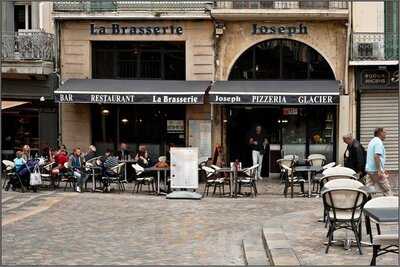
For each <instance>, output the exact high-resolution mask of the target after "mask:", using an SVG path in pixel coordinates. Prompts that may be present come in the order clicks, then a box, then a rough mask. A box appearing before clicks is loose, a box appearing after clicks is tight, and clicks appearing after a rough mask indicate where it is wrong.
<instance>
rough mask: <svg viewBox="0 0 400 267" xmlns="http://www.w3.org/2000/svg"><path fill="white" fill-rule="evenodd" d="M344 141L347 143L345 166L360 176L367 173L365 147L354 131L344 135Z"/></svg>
mask: <svg viewBox="0 0 400 267" xmlns="http://www.w3.org/2000/svg"><path fill="white" fill-rule="evenodd" d="M343 142H344V143H346V144H347V148H346V151H345V152H344V166H345V167H347V168H350V169H353V170H354V171H355V172H356V173H357V175H358V177H359V178H362V177H364V175H365V157H366V153H365V149H364V147H363V146H362V145H361V144H360V142H359V141H358V140H356V139H355V138H354V137H353V134H352V133H348V134H346V135H344V136H343Z"/></svg>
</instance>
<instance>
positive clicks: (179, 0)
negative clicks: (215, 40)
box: [53, 0, 214, 12]
mask: <svg viewBox="0 0 400 267" xmlns="http://www.w3.org/2000/svg"><path fill="white" fill-rule="evenodd" d="M213 5H214V1H194V0H175V1H171V0H162V1H157V0H156V1H154V0H141V1H116V0H103V1H90V0H72V1H62V0H59V1H56V2H54V3H53V10H54V11H56V12H115V11H205V10H210V9H211V8H212V6H213Z"/></svg>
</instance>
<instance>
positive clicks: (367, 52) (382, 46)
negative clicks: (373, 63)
mask: <svg viewBox="0 0 400 267" xmlns="http://www.w3.org/2000/svg"><path fill="white" fill-rule="evenodd" d="M351 43H352V45H351V60H353V61H364V60H398V59H399V34H398V33H357V32H356V33H353V34H352V36H351Z"/></svg>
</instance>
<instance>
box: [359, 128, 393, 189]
mask: <svg viewBox="0 0 400 267" xmlns="http://www.w3.org/2000/svg"><path fill="white" fill-rule="evenodd" d="M374 136H375V137H374V138H372V140H371V141H370V142H369V144H368V151H367V163H366V165H365V169H366V171H367V173H368V182H367V184H368V185H376V186H378V187H379V189H380V190H381V191H382V193H383V194H384V195H386V196H387V195H389V196H390V195H392V190H391V187H390V183H389V180H388V177H389V176H388V174H387V173H386V171H385V147H384V146H383V141H384V140H385V138H386V132H385V129H384V128H376V129H375V131H374ZM377 189H378V188H377Z"/></svg>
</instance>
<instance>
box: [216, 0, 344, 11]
mask: <svg viewBox="0 0 400 267" xmlns="http://www.w3.org/2000/svg"><path fill="white" fill-rule="evenodd" d="M214 2H215V6H214V8H215V9H347V2H348V1H347V0H339V1H333V0H320V1H318V0H307V1H306V0H298V1H292V0H290V1H288V0H283V1H273V0H216V1H214Z"/></svg>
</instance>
